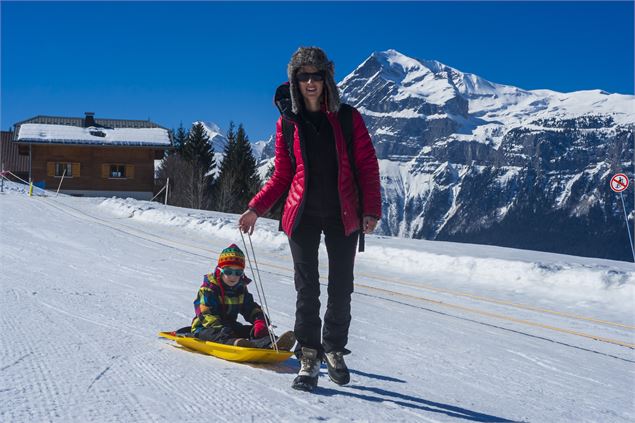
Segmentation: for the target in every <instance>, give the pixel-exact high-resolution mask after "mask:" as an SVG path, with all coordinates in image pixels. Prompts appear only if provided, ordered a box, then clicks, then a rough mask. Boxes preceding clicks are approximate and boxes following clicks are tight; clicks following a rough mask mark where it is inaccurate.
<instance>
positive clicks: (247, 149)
mask: <svg viewBox="0 0 635 423" xmlns="http://www.w3.org/2000/svg"><path fill="white" fill-rule="evenodd" d="M234 128H235V126H234V123H233V122H231V123H230V125H229V132H228V134H227V139H228V143H227V145H226V146H225V151H224V153H225V157H224V158H223V162H222V164H221V167H220V174H219V176H218V183H217V190H216V200H217V202H216V210H219V211H223V212H228V213H240V212H242V211H244V210H245V208H246V207H247V203H248V202H249V200H250V199H251V198H252V197H253V196H254V195H255V194H256V193H257V192H258V190H259V189H260V178H259V177H258V174H257V173H256V159H255V158H254V155H253V151H252V149H251V144H250V143H249V138H248V137H247V134H246V132H245V128H244V127H243V125H242V124H240V125H239V126H238V130H237V131H236V132H234Z"/></svg>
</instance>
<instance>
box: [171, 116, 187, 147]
mask: <svg viewBox="0 0 635 423" xmlns="http://www.w3.org/2000/svg"><path fill="white" fill-rule="evenodd" d="M172 133H173V140H174V152H176V153H179V154H180V153H181V152H182V151H183V146H184V145H185V143H186V142H187V137H188V136H189V132H188V131H186V130H185V128H183V122H181V126H179V129H177V130H176V131H174V130H173V131H172Z"/></svg>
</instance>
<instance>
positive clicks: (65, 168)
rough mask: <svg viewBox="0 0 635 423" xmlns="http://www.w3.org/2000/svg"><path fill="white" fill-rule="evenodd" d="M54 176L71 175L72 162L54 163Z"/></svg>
mask: <svg viewBox="0 0 635 423" xmlns="http://www.w3.org/2000/svg"><path fill="white" fill-rule="evenodd" d="M55 176H59V177H62V176H73V164H72V163H59V162H58V163H55Z"/></svg>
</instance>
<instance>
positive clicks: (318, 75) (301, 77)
mask: <svg viewBox="0 0 635 423" xmlns="http://www.w3.org/2000/svg"><path fill="white" fill-rule="evenodd" d="M296 78H297V79H298V81H302V82H307V81H308V80H309V79H310V80H312V81H323V80H324V74H323V73H322V72H315V73H307V72H301V73H298V74H297V75H296Z"/></svg>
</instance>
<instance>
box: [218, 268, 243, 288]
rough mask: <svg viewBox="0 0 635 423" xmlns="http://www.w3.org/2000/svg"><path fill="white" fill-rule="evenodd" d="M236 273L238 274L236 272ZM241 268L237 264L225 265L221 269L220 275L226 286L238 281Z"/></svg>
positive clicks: (241, 271)
mask: <svg viewBox="0 0 635 423" xmlns="http://www.w3.org/2000/svg"><path fill="white" fill-rule="evenodd" d="M236 273H238V274H236ZM242 275H243V269H242V268H241V267H238V266H225V267H223V269H222V270H221V273H220V277H221V279H222V280H223V282H225V284H226V285H227V286H234V285H236V284H237V283H238V281H240V277H241V276H242Z"/></svg>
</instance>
